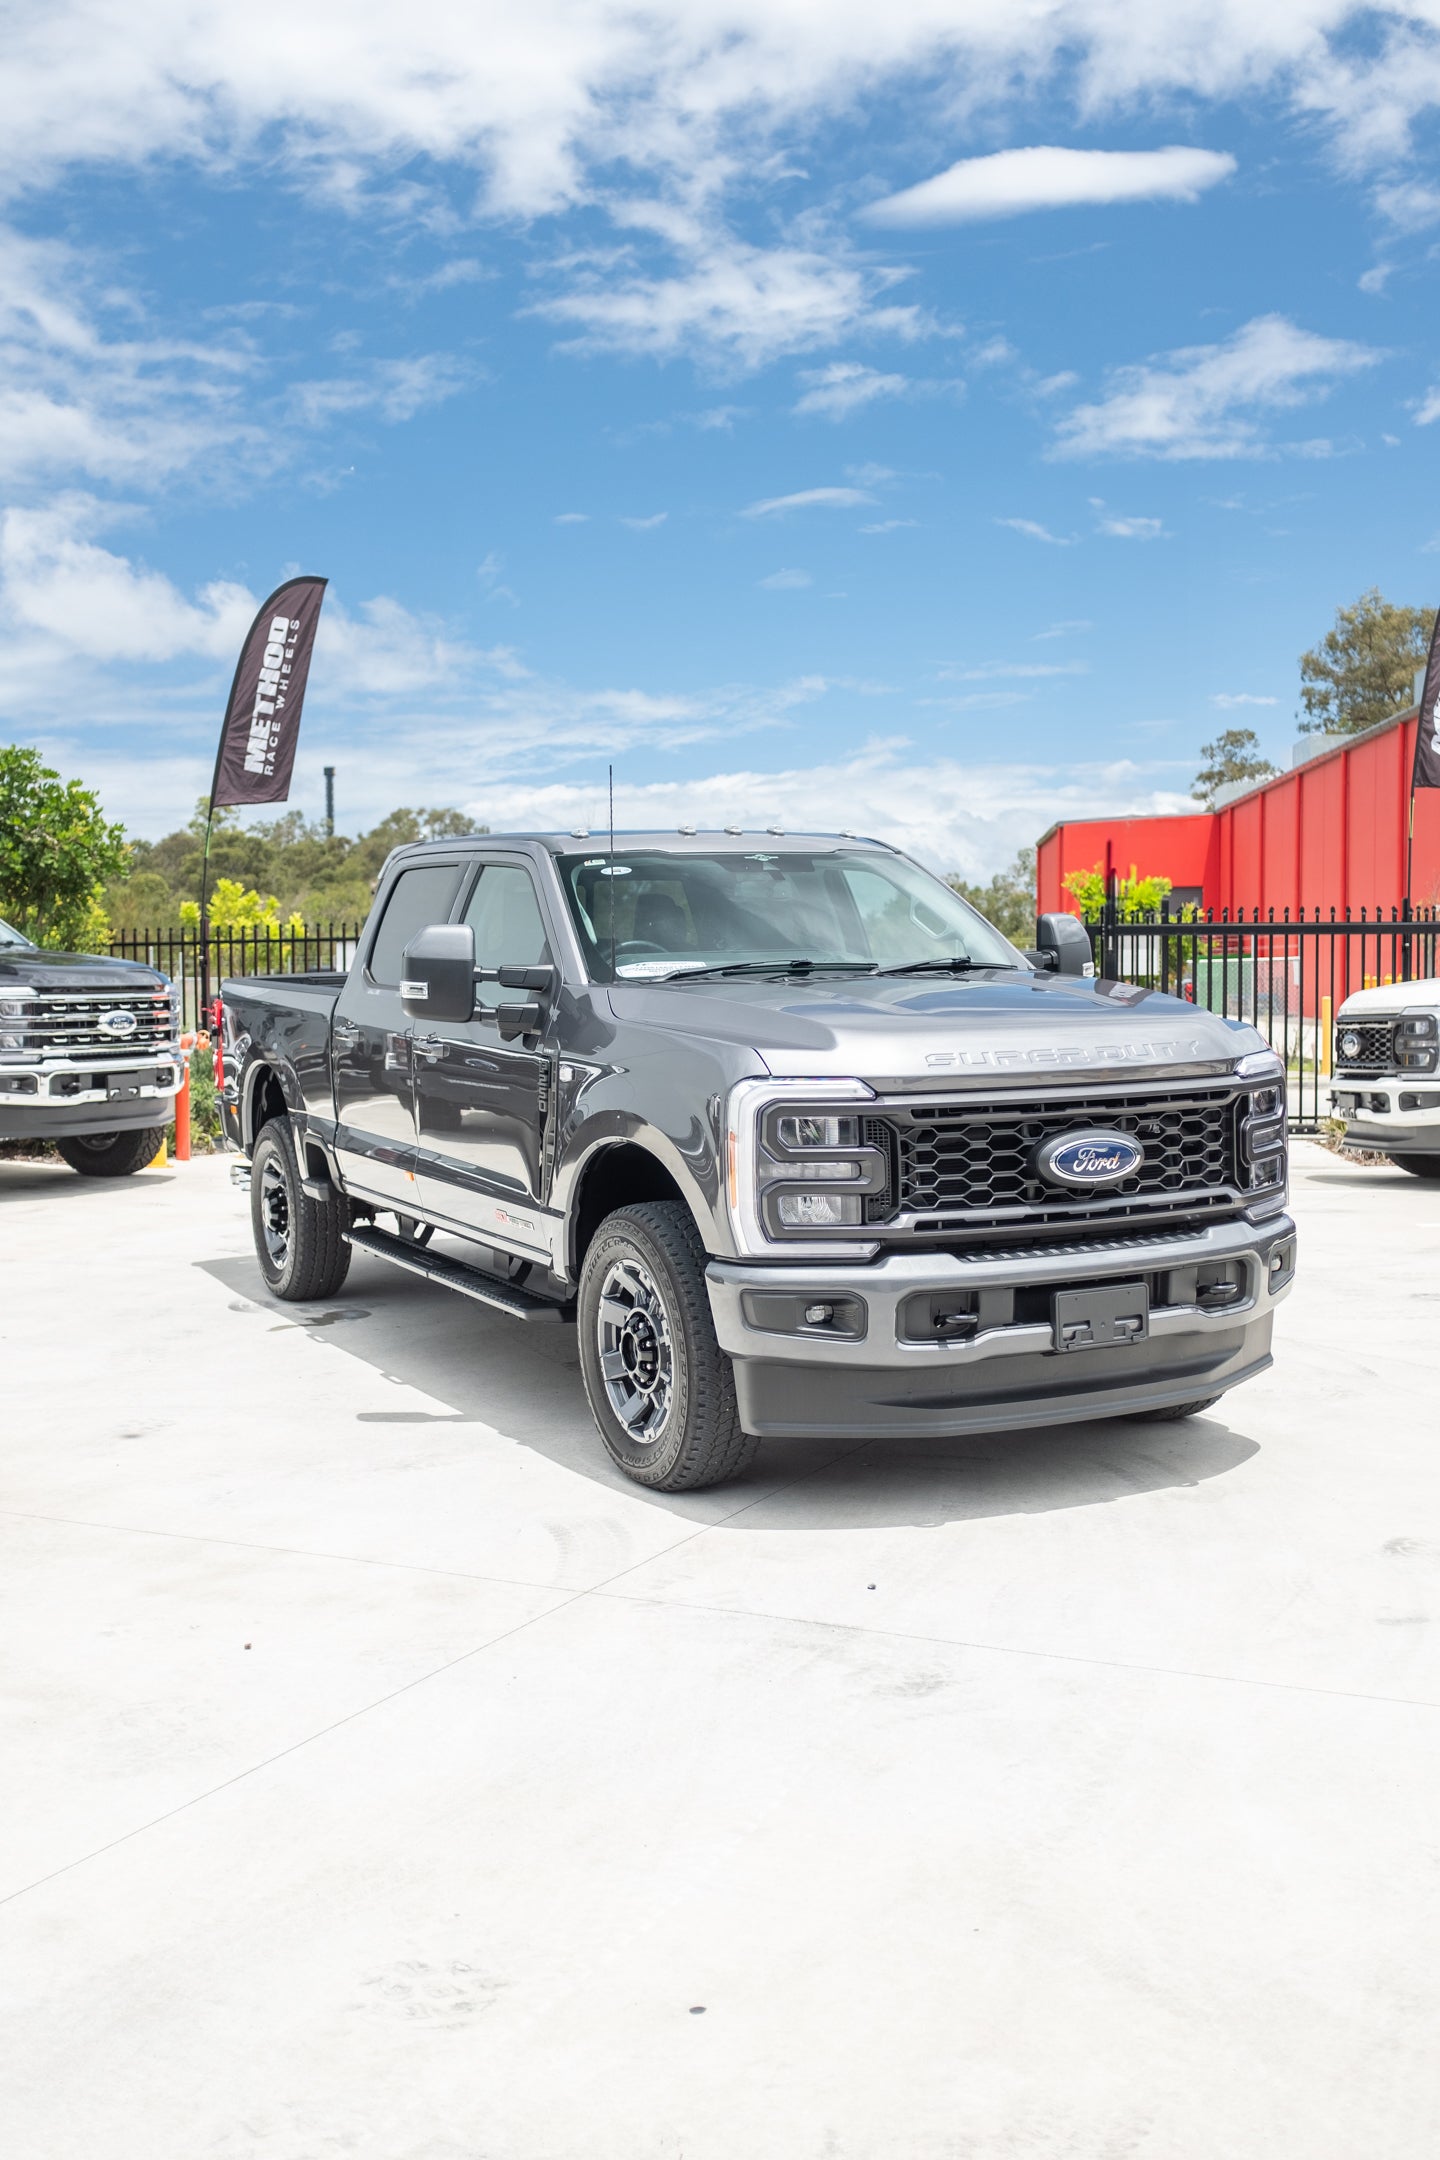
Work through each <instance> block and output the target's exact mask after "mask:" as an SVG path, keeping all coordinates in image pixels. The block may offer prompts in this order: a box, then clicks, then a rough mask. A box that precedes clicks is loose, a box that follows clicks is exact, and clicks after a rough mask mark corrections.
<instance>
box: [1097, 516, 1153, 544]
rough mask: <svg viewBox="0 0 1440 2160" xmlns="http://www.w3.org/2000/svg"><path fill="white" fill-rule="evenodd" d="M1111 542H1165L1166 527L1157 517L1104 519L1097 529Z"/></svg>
mask: <svg viewBox="0 0 1440 2160" xmlns="http://www.w3.org/2000/svg"><path fill="white" fill-rule="evenodd" d="M1095 530H1096V532H1098V533H1104V534H1105V535H1106V536H1107V537H1108V538H1109V539H1111V540H1163V539H1166V538H1167V537H1168V535H1167V534H1166V531H1165V527H1164V526H1163V524H1162V523H1161V521H1160V519H1159V518H1155V517H1109V516H1107V517H1102V518H1101V519H1100V520H1099V522H1098V524H1097V525H1096V527H1095Z"/></svg>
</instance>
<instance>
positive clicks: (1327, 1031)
mask: <svg viewBox="0 0 1440 2160" xmlns="http://www.w3.org/2000/svg"><path fill="white" fill-rule="evenodd" d="M1334 1026H1335V1001H1334V999H1333V998H1328V997H1322V998H1321V1000H1320V1078H1321V1079H1322V1080H1328V1079H1329V1078H1330V1054H1331V1053H1330V1038H1331V1035H1332V1033H1333V1032H1334ZM1317 1107H1318V1105H1317Z"/></svg>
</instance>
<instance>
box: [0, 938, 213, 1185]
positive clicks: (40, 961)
mask: <svg viewBox="0 0 1440 2160" xmlns="http://www.w3.org/2000/svg"><path fill="white" fill-rule="evenodd" d="M177 1032H178V1029H177V1015H176V1009H175V1005H174V1001H173V999H172V997H171V991H170V984H169V983H168V981H167V980H166V978H165V977H164V976H163V975H162V974H160V973H159V972H158V970H157V969H155V968H151V967H144V966H142V965H141V964H140V963H139V962H137V961H133V960H111V959H107V958H103V957H99V956H97V955H95V954H91V953H67V952H48V951H45V950H42V948H40V947H39V946H36V945H32V944H31V943H30V941H29V939H28V938H25V937H22V936H21V934H20V932H19V931H18V930H12V929H11V927H10V925H9V924H8V923H0V1140H52V1141H53V1142H54V1143H55V1146H56V1147H57V1148H58V1150H59V1152H60V1153H61V1155H62V1156H63V1157H64V1158H65V1160H66V1162H67V1163H69V1165H70V1167H71V1169H72V1170H78V1171H80V1172H81V1173H82V1175H83V1176H85V1177H129V1176H130V1175H131V1173H132V1172H133V1171H136V1170H143V1168H144V1167H145V1165H146V1163H148V1162H153V1161H154V1159H155V1156H156V1154H157V1153H158V1151H159V1147H160V1142H161V1140H162V1139H163V1137H164V1133H165V1127H166V1124H167V1123H168V1122H169V1119H170V1117H171V1116H172V1115H173V1104H174V1100H175V1091H176V1089H177V1088H178V1087H179V1085H180V1081H181V1077H182V1075H183V1072H184V1066H183V1064H182V1061H181V1055H180V1048H179V1044H178V1042H177V1039H176V1037H177Z"/></svg>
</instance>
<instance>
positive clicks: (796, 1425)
mask: <svg viewBox="0 0 1440 2160" xmlns="http://www.w3.org/2000/svg"><path fill="white" fill-rule="evenodd" d="M1038 934H1039V938H1040V944H1039V946H1038V947H1037V949H1036V951H1035V952H1034V953H1033V954H1031V955H1026V954H1023V953H1021V952H1019V951H1017V950H1016V949H1015V948H1014V947H1013V946H1012V945H1010V944H1008V943H1007V942H1006V940H1005V939H1004V938H1003V937H1001V936H1000V935H999V933H998V932H997V931H995V930H994V929H992V928H991V927H990V925H989V924H988V923H986V922H984V921H983V920H982V919H981V917H980V916H979V915H977V914H976V913H975V912H974V910H973V909H971V908H970V907H968V906H967V905H966V904H965V903H964V901H962V900H961V899H960V898H959V897H958V896H957V895H956V894H955V893H954V892H952V891H951V890H950V889H949V887H948V886H946V885H944V884H942V883H941V882H940V881H939V880H938V879H936V878H934V877H932V876H931V875H930V874H929V873H928V872H927V871H925V870H923V869H921V868H920V867H919V866H918V865H916V864H915V863H913V862H911V861H910V860H908V859H907V858H906V857H905V856H903V855H901V854H899V853H897V852H896V851H895V850H894V849H892V848H890V847H887V846H885V845H884V844H883V843H880V842H876V841H871V840H859V839H851V838H847V837H802V836H789V835H780V834H774V833H764V834H754V833H741V832H726V833H720V834H698V833H692V832H684V833H679V834H675V835H670V836H657V835H655V834H653V833H638V832H637V833H619V834H616V835H614V836H613V839H612V838H610V837H607V838H605V839H604V840H596V839H595V838H593V837H590V836H587V835H584V834H571V835H568V836H557V835H547V834H539V835H534V834H521V835H514V836H508V837H506V836H497V835H486V836H485V837H483V838H479V837H477V838H472V839H468V840H447V841H436V842H430V843H427V844H426V845H424V846H416V847H407V848H402V849H400V850H398V851H397V852H396V853H395V854H394V855H392V856H391V857H390V859H389V862H388V863H387V865H386V868H385V870H384V873H383V875H382V878H381V880H380V884H379V888H378V891H377V894H376V900H375V905H374V908H373V910H372V913H371V917H370V921H369V922H368V924H367V925H366V928H365V932H364V934H363V936H362V938H361V940H360V942H359V946H358V948H357V951H356V954H355V959H354V963H353V965H352V966H351V968H350V970H349V972H348V973H347V974H345V975H339V974H335V975H311V976H293V977H285V978H275V977H250V978H246V979H242V980H233V981H227V982H226V983H225V984H224V986H223V991H222V996H223V1000H224V1009H225V1034H226V1050H225V1063H226V1073H227V1078H226V1082H225V1085H224V1089H223V1091H222V1100H223V1104H224V1115H225V1119H226V1124H227V1129H228V1131H229V1134H230V1137H231V1138H232V1139H233V1140H234V1141H235V1142H236V1144H237V1145H238V1146H239V1147H240V1148H241V1149H242V1151H243V1152H244V1153H246V1154H247V1155H248V1157H249V1165H250V1168H249V1185H250V1201H251V1211H252V1221H253V1227H254V1235H255V1249H256V1253H257V1256H258V1259H259V1263H260V1268H261V1272H262V1274H263V1276H264V1279H265V1281H266V1283H267V1284H268V1285H269V1287H270V1289H271V1290H272V1291H273V1292H274V1293H275V1295H276V1296H278V1297H281V1298H295V1299H304V1298H317V1297H329V1296H331V1295H333V1293H334V1292H335V1291H336V1290H337V1289H338V1288H339V1286H340V1283H341V1282H342V1280H343V1279H344V1276H345V1271H346V1267H347V1265H348V1262H349V1258H350V1255H351V1253H352V1252H354V1251H359V1252H365V1253H370V1254H373V1255H376V1256H378V1257H379V1258H381V1259H383V1260H386V1261H390V1262H393V1263H394V1264H395V1265H396V1266H398V1267H401V1268H405V1269H408V1270H409V1271H410V1272H411V1273H413V1274H418V1275H421V1276H425V1277H428V1278H429V1279H430V1280H432V1281H433V1282H436V1283H439V1284H443V1285H445V1286H446V1287H447V1288H449V1289H452V1290H456V1291H459V1292H461V1293H462V1294H464V1295H465V1296H467V1297H471V1298H476V1299H478V1300H480V1301H481V1302H482V1303H484V1304H487V1305H491V1306H496V1307H499V1308H500V1310H502V1311H504V1312H508V1313H511V1314H513V1315H514V1316H515V1317H516V1318H517V1319H520V1320H526V1321H532V1322H534V1321H542V1322H551V1323H553V1322H560V1321H567V1320H573V1321H575V1322H576V1323H578V1328H579V1345H578V1347H579V1354H580V1365H581V1371H582V1374H583V1378H584V1384H585V1389H586V1393H587V1395H588V1398H589V1402H590V1407H591V1410H592V1412H593V1414H594V1418H595V1423H596V1425H597V1426H598V1428H599V1431H600V1435H601V1438H602V1440H603V1441H604V1443H605V1446H606V1447H607V1448H608V1449H609V1451H610V1454H611V1455H612V1456H613V1458H614V1459H615V1461H616V1462H617V1463H618V1464H619V1465H620V1467H621V1468H622V1469H623V1470H624V1471H626V1472H627V1473H628V1475H629V1476H631V1477H632V1478H635V1479H637V1480H638V1481H639V1482H641V1483H642V1484H646V1485H651V1486H659V1487H662V1488H664V1489H666V1490H670V1491H676V1490H681V1489H685V1488H688V1487H695V1486H701V1485H707V1484H713V1483H716V1482H718V1481H719V1480H721V1479H723V1478H727V1477H730V1476H733V1475H734V1474H735V1473H736V1472H737V1471H739V1470H740V1469H741V1468H743V1466H744V1465H745V1464H746V1463H747V1462H748V1460H749V1459H750V1457H751V1455H752V1453H753V1451H754V1449H755V1447H756V1445H757V1441H758V1439H759V1438H760V1437H774V1438H785V1437H799V1436H805V1435H825V1436H829V1435H837V1434H856V1435H866V1436H876V1437H880V1436H886V1435H894V1436H896V1437H899V1438H904V1437H907V1436H910V1435H917V1434H918V1435H949V1434H963V1433H972V1432H992V1431H996V1430H1002V1429H1010V1428H1023V1427H1029V1426H1036V1425H1063V1424H1068V1423H1070V1422H1072V1421H1074V1420H1077V1419H1084V1418H1103V1417H1115V1416H1127V1415H1136V1414H1143V1415H1145V1416H1149V1417H1166V1418H1171V1417H1186V1416H1189V1415H1191V1414H1192V1413H1193V1412H1195V1411H1197V1410H1201V1409H1204V1408H1206V1407H1208V1406H1209V1405H1210V1404H1211V1403H1213V1402H1214V1401H1215V1400H1216V1399H1217V1397H1219V1396H1220V1395H1221V1394H1222V1393H1223V1392H1224V1391H1225V1390H1226V1389H1227V1388H1230V1387H1233V1386H1235V1385H1236V1383H1237V1382H1239V1381H1241V1380H1247V1379H1249V1378H1250V1377H1251V1376H1252V1375H1253V1374H1256V1373H1259V1372H1262V1371H1263V1370H1264V1369H1265V1367H1266V1366H1268V1365H1269V1363H1270V1361H1271V1357H1270V1333H1271V1324H1272V1316H1273V1313H1274V1308H1275V1304H1276V1301H1277V1300H1278V1299H1279V1298H1281V1297H1283V1296H1284V1295H1285V1293H1286V1290H1287V1288H1288V1286H1289V1283H1290V1280H1291V1277H1292V1274H1293V1271H1294V1265H1295V1227H1294V1224H1293V1223H1292V1222H1291V1221H1290V1220H1289V1218H1288V1216H1287V1215H1286V1212H1285V1209H1286V1130H1285V1101H1284V1074H1283V1071H1282V1068H1281V1065H1280V1062H1279V1060H1278V1059H1277V1058H1276V1057H1275V1055H1274V1054H1273V1052H1272V1051H1271V1050H1270V1049H1269V1048H1268V1047H1267V1045H1266V1044H1265V1043H1264V1041H1263V1040H1262V1038H1261V1037H1260V1036H1259V1035H1258V1034H1257V1033H1255V1031H1254V1030H1253V1029H1251V1028H1249V1027H1247V1026H1245V1025H1243V1024H1241V1023H1239V1022H1235V1021H1229V1020H1224V1019H1221V1018H1219V1017H1218V1016H1216V1015H1214V1014H1211V1013H1208V1012H1205V1011H1202V1010H1199V1009H1197V1008H1196V1007H1195V1006H1193V1005H1189V1004H1185V1003H1183V1002H1181V1001H1180V1000H1178V999H1175V998H1170V997H1166V996H1161V995H1158V994H1156V993H1154V992H1152V991H1149V990H1146V989H1143V988H1137V987H1134V986H1131V985H1129V984H1126V983H1119V982H1103V981H1096V980H1094V979H1093V968H1092V966H1091V962H1090V945H1089V939H1088V936H1087V933H1086V932H1085V930H1084V928H1083V926H1082V925H1081V924H1080V923H1079V922H1078V921H1076V920H1075V919H1074V918H1073V917H1071V916H1068V915H1058V916H1046V917H1043V918H1042V919H1041V922H1040V925H1039V932H1038ZM244 1175H245V1173H244V1172H243V1170H242V1172H241V1176H242V1178H243V1177H244ZM385 1219H388V1226H386V1220H385Z"/></svg>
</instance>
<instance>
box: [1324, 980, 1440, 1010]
mask: <svg viewBox="0 0 1440 2160" xmlns="http://www.w3.org/2000/svg"><path fill="white" fill-rule="evenodd" d="M1407 1005H1440V976H1436V975H1430V976H1427V977H1425V978H1423V979H1422V980H1421V981H1419V982H1397V983H1383V984H1382V985H1381V986H1380V988H1379V989H1377V990H1355V991H1352V992H1351V994H1350V996H1349V997H1347V998H1346V1000H1345V1002H1344V1004H1343V1005H1342V1006H1341V1007H1340V1010H1339V1012H1338V1013H1337V1014H1336V1015H1335V1017H1336V1019H1337V1020H1363V1019H1364V1017H1365V1015H1366V1014H1367V1013H1397V1012H1400V1011H1401V1010H1402V1009H1403V1008H1404V1007H1405V1006H1407Z"/></svg>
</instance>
